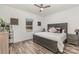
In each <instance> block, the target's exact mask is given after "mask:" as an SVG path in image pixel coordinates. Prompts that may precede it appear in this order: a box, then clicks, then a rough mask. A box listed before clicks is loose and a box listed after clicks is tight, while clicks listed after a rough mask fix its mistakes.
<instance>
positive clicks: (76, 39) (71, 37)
mask: <svg viewBox="0 0 79 59" xmlns="http://www.w3.org/2000/svg"><path fill="white" fill-rule="evenodd" d="M67 42H68V43H70V44H74V45H79V35H76V34H68V40H67Z"/></svg>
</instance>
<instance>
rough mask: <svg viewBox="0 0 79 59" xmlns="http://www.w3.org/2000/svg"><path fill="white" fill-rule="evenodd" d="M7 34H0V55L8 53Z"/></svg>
mask: <svg viewBox="0 0 79 59" xmlns="http://www.w3.org/2000/svg"><path fill="white" fill-rule="evenodd" d="M8 37H9V36H8V33H7V32H0V54H8V53H9V39H8Z"/></svg>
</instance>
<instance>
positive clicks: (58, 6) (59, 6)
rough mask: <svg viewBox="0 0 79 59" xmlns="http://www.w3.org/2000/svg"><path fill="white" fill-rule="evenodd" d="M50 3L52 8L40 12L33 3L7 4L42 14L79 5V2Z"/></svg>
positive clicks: (45, 14)
mask: <svg viewBox="0 0 79 59" xmlns="http://www.w3.org/2000/svg"><path fill="white" fill-rule="evenodd" d="M45 5H46V4H45ZM50 5H51V7H50V8H46V9H44V10H43V11H42V12H39V10H40V9H39V8H38V7H36V6H34V5H33V4H9V5H7V4H6V6H9V7H14V8H17V9H21V10H24V11H28V12H32V13H34V14H37V15H40V16H47V15H50V14H53V13H56V12H60V11H64V10H67V9H70V8H74V7H77V6H79V5H78V4H50Z"/></svg>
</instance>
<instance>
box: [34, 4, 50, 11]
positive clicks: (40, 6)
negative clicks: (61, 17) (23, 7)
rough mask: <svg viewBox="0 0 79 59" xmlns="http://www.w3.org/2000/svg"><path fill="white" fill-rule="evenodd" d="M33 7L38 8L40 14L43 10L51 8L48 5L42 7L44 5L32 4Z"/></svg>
mask: <svg viewBox="0 0 79 59" xmlns="http://www.w3.org/2000/svg"><path fill="white" fill-rule="evenodd" d="M34 5H35V6H36V7H38V8H40V12H42V11H43V10H44V9H45V8H49V7H51V6H50V5H44V4H34Z"/></svg>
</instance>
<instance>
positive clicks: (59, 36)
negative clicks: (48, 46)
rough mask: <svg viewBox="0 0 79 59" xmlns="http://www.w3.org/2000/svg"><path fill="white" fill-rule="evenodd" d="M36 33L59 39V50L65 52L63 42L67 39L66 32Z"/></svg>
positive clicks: (51, 38)
mask: <svg viewBox="0 0 79 59" xmlns="http://www.w3.org/2000/svg"><path fill="white" fill-rule="evenodd" d="M34 35H38V36H40V37H44V38H47V39H50V40H54V41H57V46H58V49H59V51H60V52H63V49H64V44H63V42H64V40H65V39H66V33H50V32H39V33H34Z"/></svg>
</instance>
